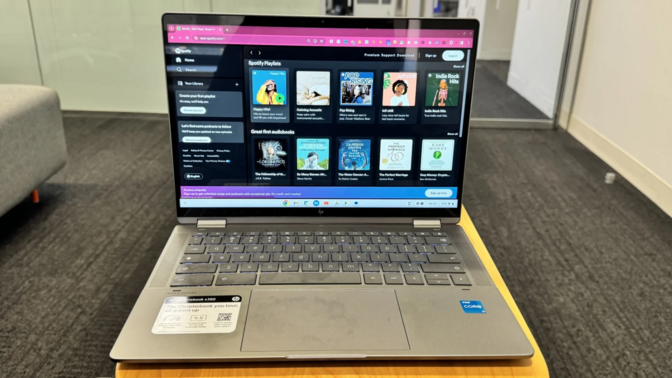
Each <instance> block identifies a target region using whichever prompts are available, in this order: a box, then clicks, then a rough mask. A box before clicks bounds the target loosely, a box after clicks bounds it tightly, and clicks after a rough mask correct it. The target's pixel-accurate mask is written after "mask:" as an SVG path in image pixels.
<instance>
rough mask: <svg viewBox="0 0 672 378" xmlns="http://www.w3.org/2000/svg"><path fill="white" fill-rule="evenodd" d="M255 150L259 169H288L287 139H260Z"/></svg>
mask: <svg viewBox="0 0 672 378" xmlns="http://www.w3.org/2000/svg"><path fill="white" fill-rule="evenodd" d="M256 147H257V148H256V151H255V160H256V163H257V169H261V170H265V169H278V170H284V169H287V141H286V140H284V139H259V140H257V146H256Z"/></svg>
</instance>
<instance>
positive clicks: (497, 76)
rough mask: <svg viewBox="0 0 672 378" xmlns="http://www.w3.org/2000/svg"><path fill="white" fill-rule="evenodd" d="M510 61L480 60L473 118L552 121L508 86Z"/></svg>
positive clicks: (475, 86)
mask: <svg viewBox="0 0 672 378" xmlns="http://www.w3.org/2000/svg"><path fill="white" fill-rule="evenodd" d="M508 74H509V62H508V61H503V60H478V61H476V80H475V81H474V104H473V106H472V108H471V116H472V117H473V118H518V119H543V120H549V118H548V117H547V116H546V115H545V114H544V113H542V112H541V111H540V110H539V109H537V108H536V107H535V106H534V105H532V104H531V103H530V102H529V101H527V100H526V99H525V98H524V97H523V96H521V95H519V94H518V92H516V91H514V90H513V89H511V88H510V87H509V86H508V85H507V84H506V79H507V76H508Z"/></svg>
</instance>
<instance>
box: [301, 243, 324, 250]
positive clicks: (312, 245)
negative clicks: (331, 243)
mask: <svg viewBox="0 0 672 378" xmlns="http://www.w3.org/2000/svg"><path fill="white" fill-rule="evenodd" d="M321 249H322V248H321V246H320V245H315V244H311V245H304V246H303V251H304V252H321Z"/></svg>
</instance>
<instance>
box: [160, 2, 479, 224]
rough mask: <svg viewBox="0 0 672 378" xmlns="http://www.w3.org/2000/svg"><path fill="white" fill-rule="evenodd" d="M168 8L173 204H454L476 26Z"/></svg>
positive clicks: (355, 206) (297, 206) (285, 206)
mask: <svg viewBox="0 0 672 378" xmlns="http://www.w3.org/2000/svg"><path fill="white" fill-rule="evenodd" d="M172 17H173V19H170V17H168V18H166V17H164V32H165V33H164V34H165V35H164V41H165V45H164V47H165V62H166V72H167V78H168V95H169V104H170V110H171V112H170V116H171V125H172V129H173V154H174V162H175V172H176V186H177V195H178V201H177V202H178V207H179V208H181V209H231V208H236V209H262V208H264V209H269V208H270V209H278V210H275V212H274V214H283V213H282V211H283V210H282V209H307V208H311V209H315V208H318V209H367V208H377V209H400V210H401V209H406V210H408V209H456V208H457V207H458V206H459V205H460V203H459V199H460V197H461V193H460V191H461V182H462V174H463V172H462V171H463V169H464V148H465V145H466V143H465V140H464V139H465V137H466V128H467V120H468V119H467V117H468V107H469V106H470V99H468V95H470V93H468V92H469V90H467V89H468V86H469V85H470V79H469V78H470V77H472V75H473V73H472V71H473V69H474V67H473V66H472V64H473V61H474V59H473V56H472V55H473V54H474V52H473V51H472V48H473V44H474V37H475V36H474V33H475V30H473V29H448V28H443V29H441V28H436V29H429V28H425V27H424V26H422V27H421V26H420V23H417V25H416V27H415V28H414V27H413V25H412V24H413V22H412V21H407V20H404V22H405V23H406V24H405V25H404V26H402V27H401V28H400V27H398V25H395V24H393V23H389V22H388V23H387V25H389V28H385V27H376V28H370V27H367V22H366V20H360V22H359V23H358V25H359V27H323V26H322V25H320V27H293V26H273V25H271V26H266V25H268V23H266V24H256V23H255V22H250V21H249V19H247V20H246V18H243V17H229V18H226V17H220V18H210V19H207V20H203V19H201V20H196V19H195V18H193V17H192V18H189V19H187V18H184V19H180V18H179V16H178V15H172ZM194 17H196V16H194ZM257 19H258V21H263V20H264V17H257ZM266 19H274V20H277V19H281V18H278V17H275V18H272V17H267V18H266ZM189 20H194V21H199V22H203V21H210V23H195V22H191V23H190V22H186V21H189ZM285 20H287V19H285ZM290 20H291V19H290ZM315 20H318V19H315ZM213 21H214V22H213ZM371 21H372V23H375V21H373V20H371ZM270 23H271V24H272V23H273V22H270ZM329 23H330V24H331V25H330V26H334V25H336V26H338V21H337V20H334V19H330V21H329ZM295 24H298V22H297V23H295ZM443 25H444V26H450V25H451V24H450V22H446V23H445V24H443ZM469 88H470V87H469ZM469 97H470V96H469ZM313 211H314V210H313ZM242 213H243V214H244V212H242ZM348 213H349V212H347V211H346V212H341V213H340V214H348ZM183 214H184V213H183ZM294 214H296V213H294ZM320 214H322V213H320Z"/></svg>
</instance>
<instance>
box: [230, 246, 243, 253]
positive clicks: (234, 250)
mask: <svg viewBox="0 0 672 378" xmlns="http://www.w3.org/2000/svg"><path fill="white" fill-rule="evenodd" d="M244 251H245V246H242V245H227V246H226V253H243V252H244Z"/></svg>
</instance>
